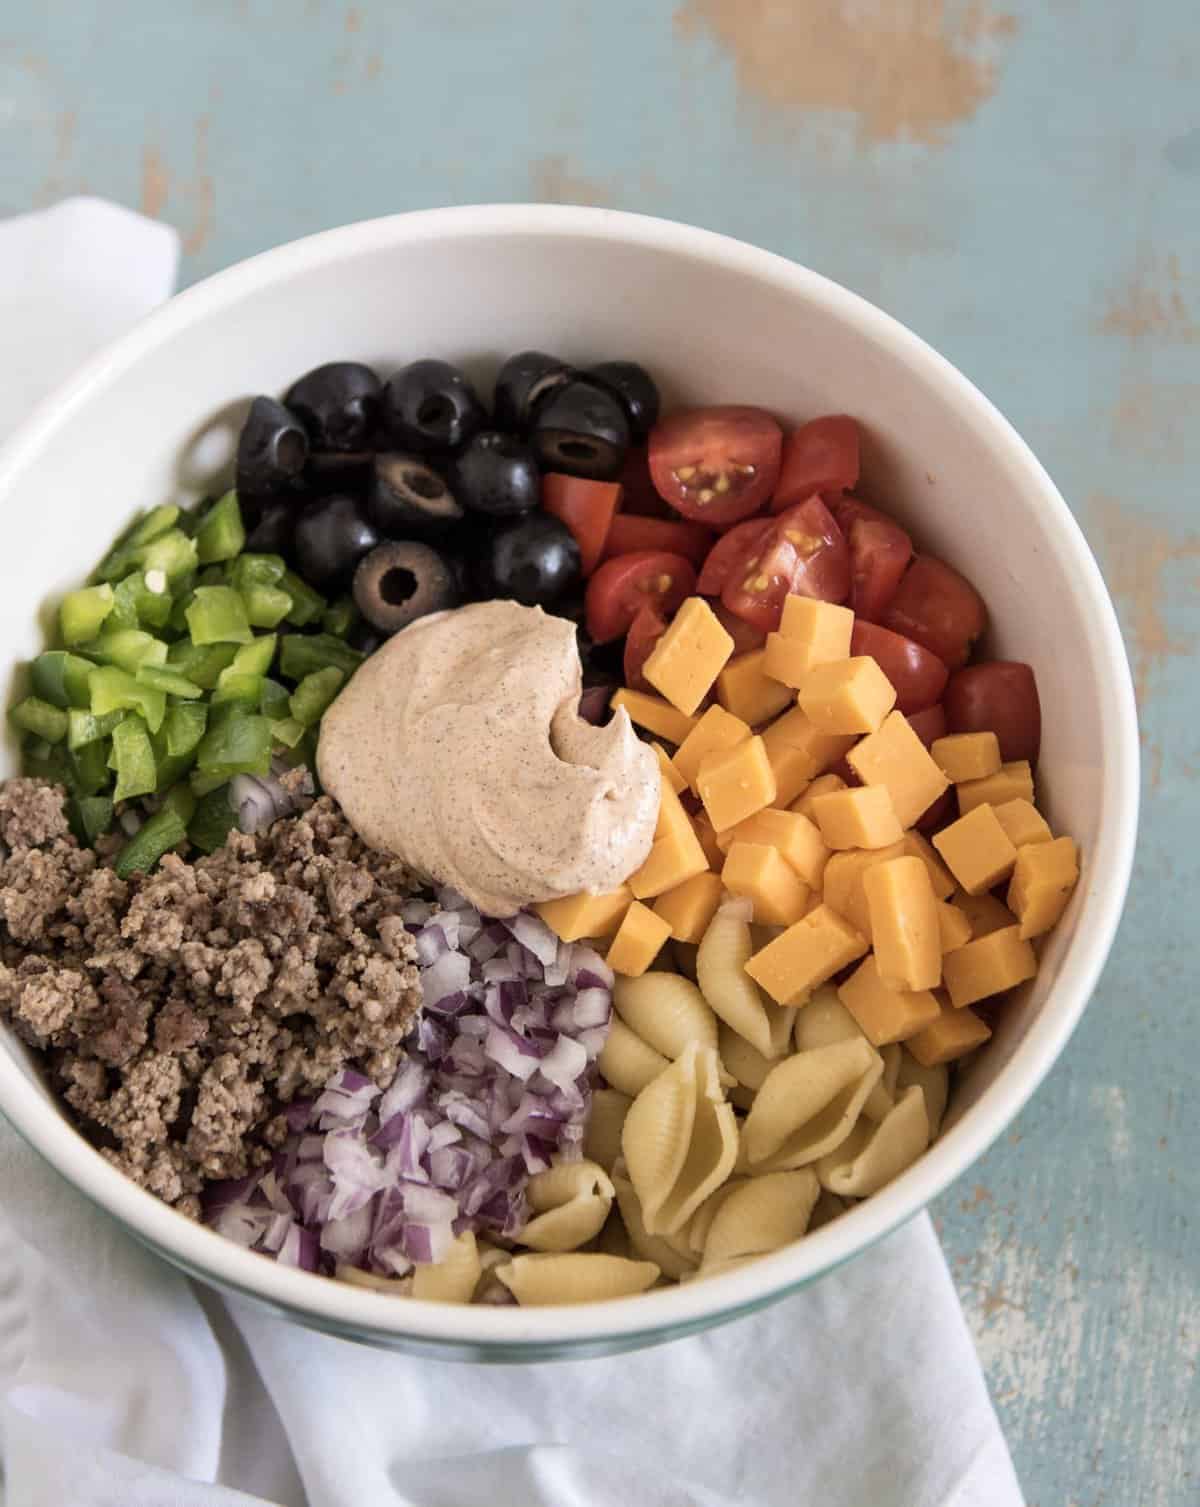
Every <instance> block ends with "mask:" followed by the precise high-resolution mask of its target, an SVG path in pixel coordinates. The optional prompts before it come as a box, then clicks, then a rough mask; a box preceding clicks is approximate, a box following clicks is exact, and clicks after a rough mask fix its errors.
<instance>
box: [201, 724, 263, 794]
mask: <svg viewBox="0 0 1200 1507" xmlns="http://www.w3.org/2000/svg"><path fill="white" fill-rule="evenodd" d="M196 765H197V768H198V769H199V771H200V773H201V774H209V775H217V774H224V775H225V776H226V777H227V778H228V777H231V776H232V775H235V774H258V775H263V774H269V773H270V770H271V724H270V722H269V721H268V719H267V718H266V717H260V716H258V715H256V714H255V713H249V714H242V713H241V712H240V709H238V708H233V709H232V710H231V714H230V715H229V716H227V717H226V718H224V719H223V720H222V721H221V722H220V723H219V724H218V725H217V726H215V727H214V726H211V725H210V726H209V729H208V731H207V732H206V733H205V735H204V737H203V738H202V739H201V741H200V746H199V748H198V749H197V750H196Z"/></svg>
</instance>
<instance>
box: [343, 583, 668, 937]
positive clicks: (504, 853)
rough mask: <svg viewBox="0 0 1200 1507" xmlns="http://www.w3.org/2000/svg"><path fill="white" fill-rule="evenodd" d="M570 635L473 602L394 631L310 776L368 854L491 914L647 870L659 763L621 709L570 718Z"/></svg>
mask: <svg viewBox="0 0 1200 1507" xmlns="http://www.w3.org/2000/svg"><path fill="white" fill-rule="evenodd" d="M582 680H583V676H582V669H581V667H580V663H579V652H578V649H577V646H576V640H575V628H574V625H573V624H572V623H570V622H567V621H566V620H565V619H564V618H557V617H548V616H547V615H546V614H545V613H544V612H543V611H542V610H541V608H540V607H521V606H519V605H518V604H517V603H515V602H480V603H477V604H475V605H473V606H469V607H459V608H457V609H455V610H454V611H451V612H438V613H434V614H432V615H431V616H429V617H424V618H420V619H418V621H417V622H415V623H413V624H411V625H410V626H409V627H407V628H405V629H404V630H403V631H402V632H400V633H397V634H396V635H395V637H394V638H392V639H390V640H389V641H388V642H387V643H386V644H385V645H384V646H383V648H381V649H379V650H377V651H376V652H375V653H374V654H373V655H372V656H371V657H370V658H369V659H368V660H367V661H366V663H365V664H364V665H363V666H362V667H361V669H359V670H358V672H357V673H356V674H355V676H354V678H353V680H351V681H350V683H349V685H348V686H347V687H346V688H345V690H343V691H342V693H341V695H340V696H338V698H337V699H336V700H335V701H334V703H333V705H332V706H331V707H330V708H329V710H328V711H327V712H326V713H325V716H324V718H323V719H322V722H321V737H320V743H319V746H318V750H317V768H318V771H319V773H320V776H321V783H322V784H323V785H324V787H325V789H326V790H327V791H328V792H329V793H330V794H331V795H332V796H333V797H334V798H335V799H336V800H337V801H338V803H339V805H340V806H341V807H342V810H343V811H344V812H345V813H346V816H347V818H348V819H349V821H350V823H351V825H352V826H353V827H354V829H355V830H356V831H357V832H358V834H359V836H360V837H361V838H362V839H363V841H364V842H366V843H368V844H369V845H370V846H371V847H373V848H379V849H383V850H384V851H387V852H391V853H395V854H396V855H397V857H399V858H400V859H401V860H403V862H404V863H405V864H407V865H408V867H409V868H411V869H413V870H414V871H415V872H416V873H417V874H419V875H422V876H424V877H426V878H428V879H430V880H432V881H434V882H435V883H438V884H448V885H451V886H452V887H453V888H454V889H456V890H458V892H459V893H460V894H462V895H465V896H466V898H467V899H468V900H469V901H470V902H471V904H472V905H474V906H475V907H476V908H477V909H479V910H480V911H482V912H484V913H485V914H487V915H492V916H508V915H512V914H513V913H514V912H515V911H517V910H520V909H521V907H522V906H525V905H529V904H531V903H533V902H534V901H538V900H552V899H556V898H558V897H559V896H561V895H574V894H578V893H579V892H580V891H587V892H589V893H591V894H603V893H604V892H606V891H608V890H614V889H616V888H617V887H618V886H619V885H621V884H622V883H624V881H625V880H626V879H627V878H628V877H629V875H630V874H631V873H633V871H634V870H635V869H637V868H638V867H639V866H640V865H641V863H642V862H643V861H644V859H645V857H646V855H647V853H648V852H649V851H650V844H651V842H652V841H653V840H654V827H655V823H656V821H657V819H658V803H659V781H660V774H659V769H658V761H657V760H656V758H655V756H654V752H653V750H652V749H651V748H650V747H649V746H648V745H647V744H645V743H643V742H641V741H640V740H639V739H638V737H637V735H636V733H635V732H634V730H633V725H632V723H631V722H630V720H629V716H628V714H627V713H626V712H625V710H624V709H623V708H620V709H618V711H617V712H616V714H615V715H614V716H613V717H612V719H611V720H610V721H609V722H608V723H607V724H606V725H605V726H604V727H594V726H592V725H591V724H590V723H588V722H585V721H583V719H582V718H581V717H580V716H579V714H578V706H579V695H580V690H581V687H582Z"/></svg>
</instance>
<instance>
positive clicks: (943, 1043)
mask: <svg viewBox="0 0 1200 1507" xmlns="http://www.w3.org/2000/svg"><path fill="white" fill-rule="evenodd" d="M991 1034H992V1030H991V1027H990V1026H989V1025H988V1024H987V1023H986V1021H982V1020H980V1018H979V1016H978V1015H976V1014H975V1012H974V1010H953V1009H948V1008H946V1007H945V1006H942V1007H941V1013H940V1014H939V1016H938V1018H937V1019H936V1020H935V1021H932V1022H931V1023H930V1024H929V1025H927V1026H926V1027H925V1028H924V1030H921V1031H918V1032H917V1034H916V1035H915V1036H910V1037H909V1038H908V1040H907V1041H906V1042H905V1043H904V1045H905V1046H906V1047H907V1048H908V1050H909V1051H910V1052H911V1053H912V1054H913V1056H914V1057H915V1058H916V1059H917V1061H918V1062H919V1063H920V1064H921V1066H922V1067H937V1066H939V1064H941V1063H943V1062H953V1061H954V1060H955V1059H956V1058H958V1057H965V1056H966V1055H967V1053H968V1052H970V1051H973V1050H974V1049H975V1048H976V1047H977V1046H982V1045H983V1043H984V1042H985V1041H986V1040H987V1039H988V1037H989V1036H990V1035H991Z"/></svg>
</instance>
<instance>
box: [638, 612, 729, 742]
mask: <svg viewBox="0 0 1200 1507" xmlns="http://www.w3.org/2000/svg"><path fill="white" fill-rule="evenodd" d="M732 653H733V639H732V638H731V637H730V635H729V634H728V633H727V632H726V631H725V629H724V628H722V627H721V624H720V623H719V622H718V621H717V616H716V614H715V613H714V612H713V610H712V608H711V607H710V606H709V605H708V603H707V602H706V601H705V600H704V598H703V597H688V599H687V601H686V602H684V604H683V606H682V607H681V608H680V609H679V611H678V612H677V613H676V614H675V617H674V619H673V620H672V622H671V624H670V626H669V627H668V629H667V631H666V632H665V633H664V634H663V636H662V637H661V638H660V639H659V641H658V642H657V643H656V644H655V646H654V648H653V649H651V651H650V653H649V655H648V656H647V659H646V663H645V664H644V665H643V666H642V674H643V675H644V676H645V677H646V679H647V680H648V681H649V682H650V684H651V685H652V686H653V687H654V689H655V690H656V691H661V693H662V694H663V695H664V696H665V697H666V699H667V700H668V701H669V702H670V703H671V705H672V706H673V707H676V708H677V709H678V710H679V711H681V712H684V713H686V715H687V716H689V717H690V716H691V715H692V713H693V712H694V711H695V710H696V708H697V707H698V706H699V705H700V703H701V702H702V701H703V700H704V698H705V697H706V696H707V695H708V693H709V691H711V690H712V687H713V682H714V681H715V680H716V678H717V676H718V675H719V674H720V673H721V671H722V670H723V669H724V668H725V663H726V661H727V660H728V658H729V656H730V655H731V654H732Z"/></svg>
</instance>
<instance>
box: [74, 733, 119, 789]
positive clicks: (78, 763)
mask: <svg viewBox="0 0 1200 1507" xmlns="http://www.w3.org/2000/svg"><path fill="white" fill-rule="evenodd" d="M110 783H111V776H110V774H109V768H108V758H107V755H106V753H105V746H104V744H103V743H87V744H85V745H84V746H83V747H82V748H77V749H73V750H70V751H68V753H67V788H68V789H69V790H70V792H71V794H72V795H75V796H80V797H82V796H87V795H97V794H98V793H99V792H100V791H101V790H107V789H108V787H109V784H110Z"/></svg>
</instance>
